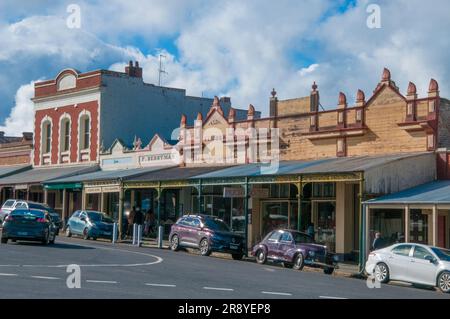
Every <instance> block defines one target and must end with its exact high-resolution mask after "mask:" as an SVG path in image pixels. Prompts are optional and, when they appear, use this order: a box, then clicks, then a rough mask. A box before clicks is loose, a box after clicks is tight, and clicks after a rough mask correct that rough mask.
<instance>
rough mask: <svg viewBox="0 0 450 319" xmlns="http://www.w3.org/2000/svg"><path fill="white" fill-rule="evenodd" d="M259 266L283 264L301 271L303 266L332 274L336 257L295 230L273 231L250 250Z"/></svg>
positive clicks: (310, 238) (335, 266)
mask: <svg viewBox="0 0 450 319" xmlns="http://www.w3.org/2000/svg"><path fill="white" fill-rule="evenodd" d="M252 256H255V257H256V261H257V262H258V263H259V264H264V263H266V262H267V261H272V262H279V263H283V265H284V266H285V267H289V268H291V267H293V268H294V269H296V270H302V269H303V267H304V266H305V265H307V266H311V267H318V268H322V269H323V271H324V273H326V274H332V273H333V271H334V269H335V268H337V265H336V263H337V256H335V255H334V254H332V253H329V252H328V251H327V247H326V246H323V245H319V244H316V243H315V242H314V239H313V238H312V237H310V236H309V235H307V234H305V233H302V232H299V231H295V230H274V231H272V232H270V233H269V234H268V235H267V236H266V237H265V238H264V239H263V240H262V241H261V242H260V243H259V244H257V245H255V246H254V247H253V249H252Z"/></svg>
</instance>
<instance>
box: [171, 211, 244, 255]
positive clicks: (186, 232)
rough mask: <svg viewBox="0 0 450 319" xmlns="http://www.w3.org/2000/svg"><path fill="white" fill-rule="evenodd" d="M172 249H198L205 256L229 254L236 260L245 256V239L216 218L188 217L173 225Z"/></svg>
mask: <svg viewBox="0 0 450 319" xmlns="http://www.w3.org/2000/svg"><path fill="white" fill-rule="evenodd" d="M169 240H170V248H171V249H172V250H173V251H177V250H178V249H179V248H180V247H185V248H196V249H199V250H200V253H201V254H202V255H203V256H209V255H210V254H211V252H213V251H216V252H224V253H229V254H231V256H232V257H233V259H235V260H240V259H242V257H243V256H244V242H245V240H244V237H243V236H240V235H237V234H234V233H232V232H231V231H230V229H229V228H228V226H227V224H225V223H224V222H223V221H222V220H220V219H218V218H217V217H214V216H204V215H186V216H183V217H181V218H180V219H178V221H177V222H176V223H175V224H174V225H172V228H171V230H170V235H169Z"/></svg>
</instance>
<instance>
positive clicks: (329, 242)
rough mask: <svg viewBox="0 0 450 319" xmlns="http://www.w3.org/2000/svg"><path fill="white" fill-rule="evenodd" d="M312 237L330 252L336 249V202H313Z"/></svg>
mask: <svg viewBox="0 0 450 319" xmlns="http://www.w3.org/2000/svg"><path fill="white" fill-rule="evenodd" d="M314 217H315V218H314V221H315V223H316V224H315V225H313V226H314V231H315V234H314V237H315V240H316V241H317V242H319V243H323V244H324V245H326V246H327V247H328V248H329V249H330V250H331V251H335V248H336V202H334V201H323V202H321V201H317V202H315V216H314Z"/></svg>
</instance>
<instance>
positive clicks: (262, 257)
mask: <svg viewBox="0 0 450 319" xmlns="http://www.w3.org/2000/svg"><path fill="white" fill-rule="evenodd" d="M266 261H267V255H266V253H265V252H264V250H262V249H260V250H258V251H257V252H256V262H257V263H258V264H261V265H262V264H265V263H266Z"/></svg>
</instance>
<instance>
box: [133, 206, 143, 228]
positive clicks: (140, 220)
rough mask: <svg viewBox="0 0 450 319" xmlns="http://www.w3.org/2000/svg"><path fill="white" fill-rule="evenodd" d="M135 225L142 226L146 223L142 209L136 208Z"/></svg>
mask: <svg viewBox="0 0 450 319" xmlns="http://www.w3.org/2000/svg"><path fill="white" fill-rule="evenodd" d="M134 223H135V224H137V225H142V224H143V223H144V214H142V211H141V208H140V207H139V206H138V207H136V212H135V214H134Z"/></svg>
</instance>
